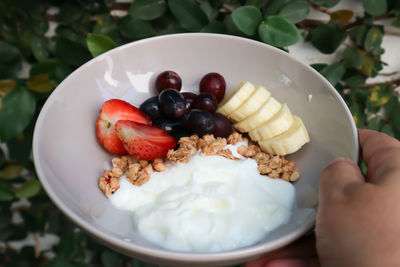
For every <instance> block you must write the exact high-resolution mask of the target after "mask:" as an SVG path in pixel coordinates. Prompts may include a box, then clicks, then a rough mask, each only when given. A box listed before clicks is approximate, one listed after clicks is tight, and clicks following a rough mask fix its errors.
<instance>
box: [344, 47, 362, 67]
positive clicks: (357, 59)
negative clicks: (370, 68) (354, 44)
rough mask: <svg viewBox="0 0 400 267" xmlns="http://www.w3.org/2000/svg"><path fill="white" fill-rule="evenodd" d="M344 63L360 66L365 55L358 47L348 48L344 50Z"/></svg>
mask: <svg viewBox="0 0 400 267" xmlns="http://www.w3.org/2000/svg"><path fill="white" fill-rule="evenodd" d="M343 60H344V64H345V65H346V66H348V67H350V68H358V67H360V66H361V64H362V60H363V57H362V55H361V52H360V50H359V49H357V48H346V50H344V52H343Z"/></svg>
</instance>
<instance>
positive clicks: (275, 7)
mask: <svg viewBox="0 0 400 267" xmlns="http://www.w3.org/2000/svg"><path fill="white" fill-rule="evenodd" d="M290 1H291V0H272V1H269V2H268V5H267V6H266V7H265V8H264V14H265V16H269V15H276V14H278V12H279V11H280V10H281V9H282V8H283V7H284V6H285V5H286V4H287V3H289V2H290Z"/></svg>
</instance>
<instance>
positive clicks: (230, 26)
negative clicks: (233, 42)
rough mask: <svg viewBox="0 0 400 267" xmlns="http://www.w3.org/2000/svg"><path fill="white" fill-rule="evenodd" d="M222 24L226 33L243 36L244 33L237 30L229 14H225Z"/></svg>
mask: <svg viewBox="0 0 400 267" xmlns="http://www.w3.org/2000/svg"><path fill="white" fill-rule="evenodd" d="M224 25H225V28H226V33H227V34H231V35H238V36H245V34H244V33H243V32H242V31H241V30H239V29H238V27H237V26H236V24H235V23H234V22H233V19H232V16H231V14H229V15H226V16H225V18H224Z"/></svg>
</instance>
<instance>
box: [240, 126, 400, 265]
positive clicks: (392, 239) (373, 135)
mask: <svg viewBox="0 0 400 267" xmlns="http://www.w3.org/2000/svg"><path fill="white" fill-rule="evenodd" d="M358 133H359V143H360V147H361V157H362V159H363V160H364V162H365V163H366V165H367V166H368V172H367V177H366V180H365V179H364V177H363V176H362V174H361V172H360V170H359V168H358V167H357V165H355V164H354V163H353V162H352V161H350V160H346V159H336V160H334V161H332V162H331V163H330V164H329V165H328V166H327V167H326V168H325V170H324V171H323V172H322V174H321V182H320V190H319V208H318V214H317V222H316V237H317V250H318V256H319V260H320V264H321V265H322V266H328V267H330V266H335V267H336V266H341V267H346V266H352V267H353V266H354V267H357V266H363V267H364V266H400V256H397V255H398V254H397V253H398V251H399V250H400V235H399V234H400V209H399V208H400V201H399V198H400V142H399V141H397V140H396V139H394V138H391V137H389V136H387V135H385V134H382V133H378V132H375V131H371V130H359V131H358ZM300 242H301V241H300ZM300 245H301V246H302V247H298V246H299V245H296V243H294V244H292V245H290V246H288V247H286V248H283V249H280V250H278V251H277V252H274V253H272V254H268V255H267V256H265V257H262V258H261V259H259V260H257V261H255V262H252V263H248V264H247V265H246V266H247V267H261V266H265V267H267V266H268V267H303V266H304V267H305V266H318V261H317V259H315V258H314V259H312V258H310V256H311V257H312V256H313V255H315V253H313V251H312V250H313V248H314V247H315V244H314V243H312V240H307V242H303V243H300ZM295 251H306V252H307V253H304V254H303V255H301V254H299V253H296V252H295Z"/></svg>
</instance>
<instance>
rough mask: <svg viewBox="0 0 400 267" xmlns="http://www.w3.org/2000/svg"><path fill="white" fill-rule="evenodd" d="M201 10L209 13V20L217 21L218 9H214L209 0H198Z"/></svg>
mask: <svg viewBox="0 0 400 267" xmlns="http://www.w3.org/2000/svg"><path fill="white" fill-rule="evenodd" d="M198 2H199V5H200V8H201V10H203V12H204V13H205V14H206V15H207V18H208V21H211V22H215V21H214V20H215V18H216V17H217V15H218V10H217V9H214V8H213V7H212V6H211V4H210V2H209V1H208V0H198Z"/></svg>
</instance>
